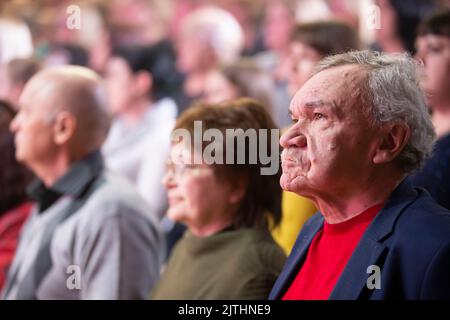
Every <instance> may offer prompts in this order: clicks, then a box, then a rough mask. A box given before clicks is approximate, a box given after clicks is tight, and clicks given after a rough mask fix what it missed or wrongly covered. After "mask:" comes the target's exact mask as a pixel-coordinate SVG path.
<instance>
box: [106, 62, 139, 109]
mask: <svg viewBox="0 0 450 320" xmlns="http://www.w3.org/2000/svg"><path fill="white" fill-rule="evenodd" d="M105 83H106V89H107V93H108V106H109V108H110V111H111V113H112V114H114V115H116V114H118V113H121V112H122V111H124V110H125V109H126V108H127V106H129V104H130V103H131V102H132V101H133V99H134V98H135V81H134V77H133V74H132V72H131V69H130V67H129V66H128V64H127V63H126V61H125V60H124V59H122V58H120V57H112V58H111V59H110V60H109V61H108V63H107V65H106V72H105Z"/></svg>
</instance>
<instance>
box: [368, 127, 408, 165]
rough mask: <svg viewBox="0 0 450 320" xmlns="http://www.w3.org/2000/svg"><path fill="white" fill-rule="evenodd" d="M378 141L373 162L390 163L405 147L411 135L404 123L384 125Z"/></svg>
mask: <svg viewBox="0 0 450 320" xmlns="http://www.w3.org/2000/svg"><path fill="white" fill-rule="evenodd" d="M380 134H381V136H380V140H379V145H378V148H377V150H376V151H375V155H374V156H373V162H374V163H376V164H382V163H388V162H392V161H393V160H394V159H395V158H397V156H398V155H399V154H400V152H401V151H402V150H403V148H404V147H405V145H406V143H407V142H408V140H409V137H410V135H411V130H410V129H409V127H408V126H407V125H406V124H404V123H392V124H387V125H385V126H384V127H383V128H382V129H381V130H380Z"/></svg>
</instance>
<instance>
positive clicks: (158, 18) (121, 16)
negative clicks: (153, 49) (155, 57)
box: [107, 0, 173, 46]
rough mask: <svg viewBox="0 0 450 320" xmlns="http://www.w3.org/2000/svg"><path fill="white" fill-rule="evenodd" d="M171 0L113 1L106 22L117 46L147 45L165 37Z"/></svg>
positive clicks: (171, 4) (171, 5)
mask: <svg viewBox="0 0 450 320" xmlns="http://www.w3.org/2000/svg"><path fill="white" fill-rule="evenodd" d="M172 2H173V1H172V0H165V1H160V0H112V1H111V2H110V3H109V5H108V6H107V18H108V24H109V25H110V26H111V32H112V34H113V38H114V41H113V42H114V44H115V45H116V46H150V45H154V44H156V43H158V42H160V41H163V40H165V39H167V37H168V28H169V22H170V16H171V13H172V10H173V8H172V7H173V3H172Z"/></svg>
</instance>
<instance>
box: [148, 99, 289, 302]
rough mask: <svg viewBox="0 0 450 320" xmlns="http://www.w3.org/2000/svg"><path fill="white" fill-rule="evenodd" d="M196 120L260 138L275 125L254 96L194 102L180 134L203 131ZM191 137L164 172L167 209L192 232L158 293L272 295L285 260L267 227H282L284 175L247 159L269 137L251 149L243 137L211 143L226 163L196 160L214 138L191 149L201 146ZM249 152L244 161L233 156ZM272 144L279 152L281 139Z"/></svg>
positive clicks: (175, 151)
mask: <svg viewBox="0 0 450 320" xmlns="http://www.w3.org/2000/svg"><path fill="white" fill-rule="evenodd" d="M197 121H200V123H201V124H202V127H203V129H205V130H207V129H213V130H215V132H216V133H217V132H221V133H222V134H225V133H226V132H227V131H229V130H227V129H242V130H243V131H244V132H246V133H247V132H251V131H252V130H256V131H255V132H256V133H257V134H256V135H255V136H256V137H258V138H257V139H258V140H260V138H259V136H260V135H259V134H258V133H259V132H262V131H266V132H267V129H269V131H271V130H270V129H274V128H275V126H274V124H273V121H272V120H271V118H270V116H269V114H268V113H267V111H266V110H265V109H264V107H262V106H261V105H260V104H258V103H257V102H256V101H253V100H250V99H240V100H235V101H234V102H227V103H222V104H218V105H207V104H206V105H198V106H196V107H193V108H191V109H189V110H188V111H186V113H184V114H183V115H182V116H181V117H180V118H179V119H178V121H177V124H176V128H175V130H174V133H177V132H179V131H180V130H184V132H189V134H190V137H192V136H196V135H198V133H199V132H197V131H196V130H194V128H198V126H197V124H198V123H199V122H197ZM261 129H262V130H261ZM217 130H218V131H217ZM194 131H195V132H194ZM206 132H207V131H205V134H206ZM241 133H242V132H241ZM200 134H201V133H200ZM240 138H242V137H240ZM237 139H239V137H237V136H234V141H235V142H236V140H237ZM189 140H192V139H189V138H182V139H179V140H176V141H175V142H174V143H173V145H172V154H171V159H170V161H169V162H168V165H167V172H166V176H165V178H164V183H165V185H166V187H167V189H168V193H169V210H168V215H169V217H170V218H172V219H173V220H175V221H178V222H182V223H184V224H185V225H186V226H187V228H188V230H187V232H186V233H185V234H184V236H183V238H182V239H181V240H180V241H179V242H178V243H177V245H176V247H175V249H174V251H173V254H172V256H171V258H170V259H169V262H168V264H167V268H166V270H165V272H164V274H163V275H162V278H161V280H160V282H159V284H158V285H157V287H156V288H155V290H154V291H153V293H152V298H154V299H265V298H267V296H268V293H269V291H270V288H271V286H272V285H273V283H274V281H275V279H276V278H277V276H278V275H279V273H280V271H281V269H282V267H283V264H284V262H285V255H284V253H283V251H282V250H281V249H280V248H279V247H278V246H277V245H276V244H275V242H274V240H273V239H272V237H271V235H270V233H269V230H268V229H269V228H268V226H269V224H270V225H276V224H277V223H278V221H279V219H280V194H281V190H280V187H279V183H278V180H279V174H278V173H277V174H274V175H263V174H261V172H263V171H261V169H263V168H264V167H265V166H264V165H262V164H261V162H259V161H257V163H256V164H249V163H252V161H247V160H249V158H251V154H250V152H252V151H255V149H252V146H255V145H259V146H260V147H261V145H262V144H265V143H267V141H270V140H268V139H266V140H265V141H263V142H261V141H256V143H255V141H251V139H245V140H244V141H245V148H239V149H238V148H237V147H236V146H239V144H238V143H233V148H232V149H231V148H227V147H226V142H225V141H226V139H218V140H222V141H220V142H218V141H217V140H215V141H214V142H212V143H214V144H215V143H217V144H216V145H215V146H216V147H217V148H218V149H220V150H222V151H224V152H223V153H222V155H223V159H222V160H224V159H225V157H226V159H227V161H220V160H218V161H217V162H216V163H215V164H209V165H208V164H206V162H208V160H210V159H206V158H204V159H203V160H204V161H195V158H196V157H197V158H198V156H200V157H201V156H202V155H204V154H205V153H206V151H207V149H208V148H210V144H211V143H209V144H205V143H201V144H200V146H198V143H197V147H196V148H194V149H191V148H190V146H194V147H195V145H196V144H195V143H191V142H192V141H189ZM229 141H230V140H229V139H228V142H229ZM250 143H251V144H250ZM268 144H270V142H269V143H268ZM267 147H270V145H268V146H267ZM216 150H217V149H216ZM244 150H245V159H246V161H243V162H244V164H239V163H238V164H233V163H236V162H239V161H229V160H231V159H233V160H236V159H237V157H239V153H240V152H242V151H244ZM269 150H270V151H271V152H278V145H277V146H276V150H275V149H273V148H272V149H269ZM259 151H261V150H259ZM218 153H220V152H218ZM230 153H232V154H233V156H231V157H230ZM216 156H217V154H216ZM192 158H193V159H194V161H191V160H192ZM215 159H217V157H216V158H215ZM277 161H278V160H277ZM195 162H202V163H201V164H193V163H195ZM230 162H231V163H230ZM220 163H227V164H220Z"/></svg>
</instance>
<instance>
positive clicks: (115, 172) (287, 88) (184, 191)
mask: <svg viewBox="0 0 450 320" xmlns="http://www.w3.org/2000/svg"><path fill="white" fill-rule="evenodd" d="M449 8H450V2H449V1H433V0H408V1H401V0H362V1H359V0H358V1H357V0H164V1H163V0H92V1H82V0H78V1H66V0H39V1H32V0H10V1H1V2H0V12H1V13H0V148H1V150H0V163H1V168H0V290H1V289H3V291H2V297H3V298H6V299H145V298H150V297H151V298H155V299H265V298H267V297H268V295H269V292H270V290H271V288H272V286H273V284H274V283H275V281H276V279H277V277H278V276H279V275H280V273H281V271H282V269H283V266H284V264H285V262H286V257H287V256H289V254H290V253H291V250H292V248H293V246H294V243H295V240H296V238H297V235H298V233H299V231H300V230H301V229H302V226H303V224H304V223H305V221H307V220H308V219H309V218H310V217H311V216H312V215H313V214H314V213H315V212H316V211H317V209H318V208H316V205H315V204H314V203H313V202H312V201H311V200H310V199H308V198H306V197H303V196H300V195H298V194H296V193H294V192H289V191H285V190H282V189H281V187H280V185H279V180H280V176H281V172H280V173H277V174H276V175H272V176H261V175H260V174H259V173H258V172H259V169H260V167H264V165H265V164H262V163H257V164H256V165H254V164H248V165H247V164H246V165H242V166H239V165H211V164H201V165H198V164H196V165H193V164H189V163H188V164H186V163H184V164H183V163H181V164H180V163H179V162H177V161H174V159H173V158H174V157H175V158H176V159H184V158H185V157H186V153H189V151H186V150H185V148H184V147H183V144H182V143H180V142H179V141H175V142H174V141H173V140H172V139H171V133H172V132H173V130H174V129H184V130H187V131H188V132H190V133H192V134H193V135H194V134H195V133H194V122H195V121H202V123H203V126H204V127H205V128H215V129H218V130H221V131H223V132H225V130H226V129H227V128H235V129H238V128H239V129H243V130H247V129H256V130H260V129H268V130H271V129H277V128H279V129H280V130H281V132H282V133H283V132H287V130H288V129H289V127H290V126H291V125H292V114H291V112H290V111H289V106H290V104H291V100H292V98H293V97H294V96H295V94H296V93H297V92H298V90H299V89H300V88H301V87H302V86H303V85H304V84H305V83H306V82H307V81H308V79H310V78H311V76H312V75H313V74H314V72H315V70H316V68H317V66H318V64H319V62H320V61H321V60H322V59H324V58H325V57H327V56H330V55H336V54H342V53H345V52H348V51H357V50H366V49H369V50H373V51H379V52H382V53H388V54H391V53H408V54H409V55H410V56H413V57H414V58H416V59H417V60H420V61H421V62H422V63H423V65H424V69H423V71H424V76H423V82H422V84H421V86H423V88H424V90H425V92H426V93H427V106H428V108H429V113H430V115H431V120H432V123H433V126H434V129H435V132H436V135H437V143H436V145H435V152H434V153H433V154H432V156H431V158H430V159H429V160H428V161H427V162H426V163H425V165H424V167H423V169H421V171H418V172H415V173H414V174H412V175H411V177H410V178H411V179H412V180H413V181H414V183H415V184H416V185H417V186H422V187H424V188H425V189H427V190H428V192H429V193H430V194H431V196H432V197H433V198H434V200H435V201H436V202H438V203H439V204H440V205H441V206H443V207H445V208H447V209H450V165H449V162H450V160H449V159H450V13H449V10H450V9H449ZM30 79H31V80H30ZM266 142H267V141H266ZM266 142H264V141H263V142H261V141H259V145H261V143H262V144H264V143H266ZM269 143H270V142H269ZM246 147H247V150H248V149H251V146H250V145H247V146H246ZM269 148H270V145H269ZM430 148H431V146H430ZM204 149H205V146H201V147H200V150H195V151H193V152H194V153H195V152H200V154H202V152H204ZM272 151H273V150H272ZM280 171H281V169H280ZM69 266H76V267H77V268H79V269H80V275H81V276H80V279H81V280H80V279H78V278H76V277H75V278H73V279H75V280H73V285H74V286H75V287H77V285H78V286H79V287H81V289H80V288H79V287H77V290H70V288H69V289H68V288H67V286H66V284H67V282H66V279H67V277H68V276H70V275H72V274H71V273H70V272H69V271H68V269H67V268H68V267H69ZM71 270H72V269H71ZM73 270H75V271H77V270H78V269H73ZM76 275H77V273H76V272H75V273H74V276H76ZM80 281H81V283H80ZM449 289H450V288H449Z"/></svg>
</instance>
